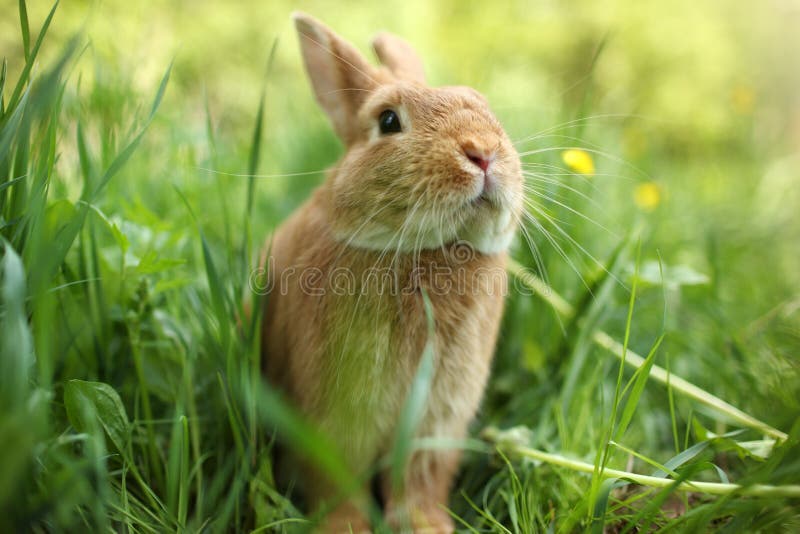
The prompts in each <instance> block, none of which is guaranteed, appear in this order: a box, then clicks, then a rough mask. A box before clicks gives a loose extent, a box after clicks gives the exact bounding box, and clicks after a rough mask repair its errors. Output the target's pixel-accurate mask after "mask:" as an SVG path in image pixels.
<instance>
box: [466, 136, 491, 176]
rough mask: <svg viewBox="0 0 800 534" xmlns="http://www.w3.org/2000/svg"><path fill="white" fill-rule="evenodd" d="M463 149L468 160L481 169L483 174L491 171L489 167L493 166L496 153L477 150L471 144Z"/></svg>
mask: <svg viewBox="0 0 800 534" xmlns="http://www.w3.org/2000/svg"><path fill="white" fill-rule="evenodd" d="M462 148H463V149H464V154H465V155H466V156H467V159H469V160H470V161H471V162H472V163H474V164H475V165H477V166H478V167H480V168H481V170H482V171H483V172H487V171H488V170H489V165H491V163H492V161H494V158H495V153H494V152H489V151H487V150H481V149H479V148H476V147H475V146H474V145H472V144H471V143H470V144H466V145H464V146H463V147H462Z"/></svg>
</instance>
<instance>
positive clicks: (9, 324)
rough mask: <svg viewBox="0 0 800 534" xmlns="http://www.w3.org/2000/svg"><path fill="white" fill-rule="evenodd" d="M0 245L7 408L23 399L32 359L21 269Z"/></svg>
mask: <svg viewBox="0 0 800 534" xmlns="http://www.w3.org/2000/svg"><path fill="white" fill-rule="evenodd" d="M0 245H4V246H3V249H4V253H3V257H2V262H0V276H2V278H1V280H2V285H1V286H0V303H2V308H0V310H2V313H0V372H2V375H1V376H0V400H2V402H3V406H4V407H10V406H13V405H16V404H18V403H19V402H22V400H23V399H25V398H27V392H28V389H29V386H30V385H29V383H28V373H29V371H30V368H31V366H32V365H33V364H34V361H35V357H34V353H33V341H32V339H31V333H30V328H29V327H28V316H27V312H26V308H25V297H26V283H25V268H24V266H23V264H22V260H21V259H20V257H19V256H18V255H17V253H16V251H14V249H13V248H11V245H10V244H9V243H8V242H7V241H5V240H4V239H2V238H0Z"/></svg>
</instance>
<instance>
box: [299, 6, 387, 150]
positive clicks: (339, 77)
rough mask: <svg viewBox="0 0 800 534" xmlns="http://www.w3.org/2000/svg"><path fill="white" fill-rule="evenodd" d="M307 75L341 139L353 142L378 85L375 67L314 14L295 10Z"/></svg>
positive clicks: (347, 142)
mask: <svg viewBox="0 0 800 534" xmlns="http://www.w3.org/2000/svg"><path fill="white" fill-rule="evenodd" d="M292 19H293V20H294V24H295V27H296V28H297V33H298V35H299V37H300V49H301V51H302V53H303V60H304V62H305V65H306V71H307V72H308V77H309V78H310V79H311V85H312V87H313V88H314V94H315V95H316V97H317V102H319V104H320V106H322V109H324V110H325V112H326V113H327V114H328V117H330V119H331V122H332V123H333V128H334V129H335V130H336V133H337V134H338V135H339V138H341V140H342V141H343V142H344V143H345V145H350V144H351V143H352V142H353V141H354V140H355V139H356V137H357V136H358V133H359V132H358V125H357V121H356V116H357V114H358V109H359V108H360V107H361V104H362V103H363V102H364V100H365V99H366V97H367V95H368V94H369V92H370V91H372V90H374V89H375V88H376V87H377V86H378V82H377V81H376V77H377V72H376V69H375V68H374V67H373V66H372V65H370V64H369V63H368V62H367V60H366V59H365V58H364V56H362V55H361V53H359V52H358V50H356V49H355V48H354V47H353V46H352V45H351V44H350V43H348V42H347V41H345V40H344V39H342V38H341V37H339V36H338V35H336V33H334V32H333V30H331V29H330V28H328V27H327V26H325V25H324V24H322V23H321V22H320V21H318V20H316V19H315V18H314V17H311V16H310V15H307V14H305V13H301V12H297V11H296V12H294V13H292Z"/></svg>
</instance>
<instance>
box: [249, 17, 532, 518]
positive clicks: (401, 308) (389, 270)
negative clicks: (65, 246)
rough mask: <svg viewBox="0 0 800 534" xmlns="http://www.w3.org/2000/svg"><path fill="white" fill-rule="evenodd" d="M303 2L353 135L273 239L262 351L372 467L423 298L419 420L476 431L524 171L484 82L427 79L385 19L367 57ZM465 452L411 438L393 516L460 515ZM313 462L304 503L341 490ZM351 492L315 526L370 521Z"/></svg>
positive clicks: (337, 122) (331, 95)
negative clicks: (427, 377)
mask: <svg viewBox="0 0 800 534" xmlns="http://www.w3.org/2000/svg"><path fill="white" fill-rule="evenodd" d="M293 19H294V22H295V25H296V27H297V31H298V33H299V36H300V46H301V49H302V53H303V58H304V61H305V66H306V70H307V71H308V75H309V77H310V79H311V84H312V86H313V89H314V93H315V94H316V98H317V100H318V101H319V103H320V105H321V106H322V108H323V109H324V110H325V112H326V113H327V114H328V116H329V117H330V120H331V122H332V124H333V127H334V129H335V130H336V133H337V134H338V136H339V137H340V139H341V140H342V142H343V143H344V145H345V147H346V152H345V154H344V156H343V157H342V158H341V159H340V160H339V162H338V163H337V164H336V165H335V166H334V167H333V168H332V169H331V170H330V172H329V173H328V176H327V179H326V181H325V183H324V184H322V185H321V186H320V187H319V188H318V189H317V190H316V191H315V192H314V193H313V195H312V196H311V198H310V199H309V200H308V201H307V202H306V203H305V204H303V205H302V206H301V207H300V208H299V209H298V210H297V211H296V212H295V213H294V214H293V215H292V216H291V217H290V218H289V219H288V220H287V221H286V222H284V223H283V224H282V225H281V226H280V228H278V230H277V231H276V233H275V235H274V236H273V238H272V239H271V240H270V241H269V243H268V247H267V248H268V250H269V251H270V254H271V258H270V259H269V260H268V261H269V265H270V267H271V269H270V276H271V277H272V282H273V283H274V285H273V289H272V290H271V293H270V295H269V298H268V304H267V310H266V315H265V324H264V347H265V368H266V372H267V375H268V378H269V379H270V380H271V381H273V382H274V383H276V384H277V385H279V386H280V387H281V388H282V389H283V390H284V391H285V392H286V394H287V395H288V396H289V398H290V399H291V400H292V401H293V402H294V403H296V405H297V406H298V408H299V409H300V410H301V411H302V413H303V414H304V415H305V416H307V417H308V418H309V419H310V420H311V421H312V422H313V423H314V424H316V425H318V427H319V429H320V430H322V431H323V432H325V433H327V434H328V435H329V436H330V437H331V439H332V440H333V442H334V443H336V444H337V445H338V447H339V448H340V449H341V453H342V454H343V457H344V459H345V461H346V462H347V467H348V468H349V469H351V470H352V471H353V473H355V474H356V475H359V476H365V474H366V473H368V471H369V470H370V468H372V467H374V465H375V462H376V460H377V459H378V458H380V457H382V456H383V455H385V454H386V453H387V452H388V451H389V449H390V447H391V446H392V444H393V440H394V437H395V431H396V426H397V421H398V418H399V414H400V412H401V410H402V407H403V404H404V402H405V400H406V397H407V394H408V391H409V387H410V385H411V383H412V381H413V379H414V376H415V373H416V370H417V366H418V364H419V362H420V358H421V356H422V354H423V351H424V348H425V346H426V343H427V342H429V328H428V320H429V315H432V316H433V321H434V329H433V330H434V331H433V339H432V340H430V341H431V342H432V343H433V347H434V365H435V371H434V377H433V382H432V387H431V391H430V394H429V396H428V402H427V405H426V407H425V411H424V415H423V418H422V421H421V423H420V425H419V427H418V430H417V434H418V436H420V437H434V438H451V439H453V438H455V439H458V438H463V437H464V436H465V435H466V433H467V425H468V424H469V422H470V420H471V419H472V418H473V417H474V415H475V412H476V410H477V409H478V405H479V403H480V399H481V396H482V394H483V389H484V386H485V384H486V379H487V377H488V374H489V368H490V364H491V359H492V354H493V351H494V345H495V340H496V338H497V332H498V327H499V323H500V319H501V315H502V309H503V297H504V294H505V292H506V284H507V281H506V276H505V269H504V268H505V261H506V250H507V248H508V246H509V244H510V242H511V240H512V239H513V237H514V233H515V231H516V227H517V222H518V220H519V217H520V213H521V209H522V174H521V172H520V162H519V156H518V154H517V153H516V151H515V150H514V147H513V146H512V144H511V142H510V141H509V139H508V137H507V136H506V134H505V133H504V131H503V128H502V127H501V126H500V123H499V122H498V121H497V119H496V118H495V117H494V116H493V115H492V113H491V112H490V111H489V107H488V104H487V102H486V100H485V99H484V98H483V96H481V95H480V94H479V93H478V92H476V91H474V90H472V89H469V88H466V87H441V88H431V87H428V86H427V85H426V84H425V77H424V73H423V68H422V64H421V62H420V60H419V58H418V57H417V55H416V54H415V53H414V51H413V50H412V49H411V47H410V46H409V45H408V43H406V42H405V41H403V40H401V39H399V38H398V37H395V36H393V35H390V34H387V33H381V34H379V35H378V36H377V37H376V38H375V39H374V41H373V47H374V49H375V52H376V53H377V55H378V58H379V59H380V62H381V63H382V65H383V66H382V67H375V66H373V65H371V64H370V63H369V62H368V61H367V60H366V59H364V57H363V56H362V55H361V54H360V53H359V52H358V51H357V50H356V49H355V48H354V47H353V46H352V45H350V44H349V43H347V42H346V41H344V40H343V39H342V38H340V37H339V36H338V35H336V34H335V33H334V32H333V31H331V30H330V29H329V28H328V27H326V26H325V25H323V24H322V23H320V22H319V21H317V20H315V19H314V18H312V17H310V16H308V15H306V14H302V13H295V14H294V15H293ZM425 294H427V296H428V298H429V300H430V303H431V305H432V314H428V313H426V310H425V304H424V298H425V297H424V295H425ZM458 461H459V452H458V451H457V450H452V449H451V450H442V449H437V450H422V451H416V452H415V453H414V454H413V455H412V457H411V459H410V460H409V463H408V467H407V471H406V473H405V479H404V481H403V484H401V485H400V486H399V487H401V488H402V490H401V491H399V492H395V491H394V490H393V488H394V487H395V486H394V485H392V484H391V482H390V480H389V476H388V474H386V475H384V476H383V478H382V480H381V488H382V491H383V492H384V499H385V503H386V511H385V514H386V518H387V521H388V522H389V523H390V524H392V525H395V526H402V525H406V526H407V525H411V526H412V527H413V529H414V531H416V532H452V531H453V521H452V520H451V518H450V516H449V514H448V513H447V510H446V506H447V501H448V494H449V492H450V487H451V484H452V480H453V477H454V475H455V473H456V470H457V467H458ZM306 474H307V478H309V479H313V480H314V482H313V483H310V484H309V486H313V487H310V488H308V494H309V495H308V497H309V498H310V500H311V503H312V505H313V506H319V505H321V504H322V503H324V502H329V503H330V502H334V499H335V498H336V496H335V495H334V493H333V491H332V490H331V487H330V486H329V485H328V484H326V483H324V482H319V483H318V482H317V480H318V477H317V475H316V474H315V473H313V472H308V473H306ZM365 491H366V489H365ZM357 497H358V496H350V498H348V499H346V500H345V501H344V502H343V504H342V503H340V504H339V505H338V507H336V508H335V509H334V510H333V512H332V513H331V514H330V515H329V516H328V517H327V518H326V521H325V524H324V526H323V527H322V529H323V530H324V531H325V532H350V531H351V529H352V531H353V532H364V531H369V522H368V520H367V518H366V516H365V515H364V511H363V509H362V508H361V507H360V504H359V503H360V502H361V501H360V500H359V499H358V498H357Z"/></svg>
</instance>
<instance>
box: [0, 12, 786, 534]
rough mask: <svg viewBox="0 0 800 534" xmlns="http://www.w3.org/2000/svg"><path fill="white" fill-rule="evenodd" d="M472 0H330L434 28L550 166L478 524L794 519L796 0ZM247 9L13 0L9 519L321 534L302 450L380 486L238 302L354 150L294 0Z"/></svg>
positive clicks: (421, 393) (2, 446) (482, 470)
mask: <svg viewBox="0 0 800 534" xmlns="http://www.w3.org/2000/svg"><path fill="white" fill-rule="evenodd" d="M262 4H269V5H262ZM743 5H744V4H743ZM459 6H460V3H459V2H455V1H452V2H449V1H443V2H439V3H435V4H433V3H427V2H422V1H420V2H412V3H411V4H408V5H407V6H406V7H405V8H403V9H401V5H400V4H397V5H394V7H393V8H394V9H397V10H398V11H397V13H398V14H397V17H396V18H395V19H393V20H391V21H387V20H385V17H384V16H383V15H382V14H381V13H383V11H380V10H377V9H376V8H373V7H371V4H362V5H361V6H360V7H357V8H354V12H353V13H350V14H349V15H348V16H345V15H344V14H342V13H337V12H336V10H335V9H332V8H331V7H326V6H325V5H324V4H319V5H312V6H309V7H307V9H308V10H309V11H312V12H314V13H315V14H317V15H319V16H320V17H321V18H323V19H325V20H328V21H329V22H330V24H331V25H332V26H334V27H335V28H337V29H339V30H340V31H341V33H342V34H344V35H346V36H347V37H349V38H352V39H353V40H354V41H355V42H356V43H357V44H358V45H359V46H362V45H364V44H365V43H366V39H367V37H368V35H369V34H370V33H372V31H373V30H377V29H379V28H382V27H386V26H389V28H390V29H394V30H396V31H397V32H398V33H402V34H404V35H407V36H408V37H409V39H410V40H411V41H412V42H414V43H416V44H418V45H419V47H420V49H421V50H422V51H423V56H424V57H425V59H426V61H427V62H428V65H429V73H430V76H431V78H432V79H433V80H434V82H435V83H453V82H458V83H467V84H471V85H473V86H474V87H476V88H478V89H480V90H481V91H483V92H485V93H486V94H487V95H488V97H489V99H490V101H491V102H492V103H493V105H494V107H495V109H496V110H497V114H498V116H499V117H500V119H501V121H502V122H503V123H504V124H505V125H506V128H507V130H508V131H509V134H510V135H511V137H512V138H513V139H515V140H520V142H519V144H518V148H519V150H520V152H521V153H523V154H525V155H524V156H523V160H524V162H525V163H526V165H527V169H529V170H530V171H531V172H534V173H537V174H538V175H539V176H538V177H537V176H532V177H530V185H531V187H532V188H534V189H532V190H531V194H530V197H531V198H530V200H531V210H533V211H532V213H533V214H535V215H536V216H537V217H538V220H539V221H540V222H541V225H542V227H541V228H539V227H537V226H536V225H534V224H531V225H530V226H529V227H528V228H527V229H526V232H525V234H526V235H523V236H521V238H520V239H519V242H518V243H517V245H516V246H515V249H514V253H513V257H514V259H515V264H514V265H512V269H511V272H512V274H513V275H514V277H513V280H514V284H513V285H514V291H513V292H512V294H511V296H510V297H509V299H508V302H507V309H506V314H505V318H504V322H503V328H502V333H501V338H500V340H499V343H498V349H497V355H496V360H495V365H494V369H493V375H492V379H491V381H490V384H489V387H488V389H487V392H486V397H485V400H484V403H483V406H482V409H481V412H480V414H479V416H478V419H477V420H476V421H475V424H474V426H473V437H472V438H471V439H470V440H469V441H468V442H466V443H464V444H462V446H464V447H465V449H466V454H465V461H464V464H463V467H462V470H461V474H460V476H459V479H458V481H457V487H456V489H455V491H454V492H453V495H452V499H451V508H452V510H451V511H452V514H453V516H454V518H456V523H457V524H458V526H459V529H462V530H463V531H464V532H514V533H517V532H520V533H528V532H574V531H593V532H603V531H604V530H605V531H608V532H631V531H647V530H648V529H650V530H665V531H677V532H701V531H721V532H742V531H747V532H755V531H763V532H794V531H797V530H798V529H800V498H799V497H798V492H799V491H800V490H798V487H797V485H796V484H797V483H798V481H799V480H800V446H799V444H798V439H799V438H800V417H799V415H800V401H799V400H798V399H800V365H799V364H798V349H800V313H798V309H800V305H798V302H800V300H798V299H800V291H799V290H798V287H800V271H798V269H797V253H798V249H797V243H798V242H800V220H798V218H797V217H796V215H795V213H796V211H797V208H798V206H800V198H798V192H797V177H798V173H799V172H800V165H798V161H800V159H798V158H799V156H798V155H797V152H796V151H797V146H798V145H797V141H798V140H797V137H796V135H797V134H796V128H797V123H796V117H797V113H798V111H797V110H798V109H800V105H799V104H798V102H797V99H796V97H795V95H796V90H795V89H796V87H797V82H798V80H797V77H798V73H796V72H794V71H793V70H792V69H784V68H781V65H791V64H793V63H792V59H794V60H796V59H797V57H796V49H793V48H791V46H792V45H791V42H792V41H791V39H795V38H794V37H788V36H787V38H786V41H781V42H777V40H772V39H768V38H767V37H766V36H769V35H775V34H779V33H781V32H782V31H783V30H782V29H783V28H784V27H785V26H783V25H784V24H787V23H786V22H785V21H784V17H783V14H782V13H780V12H777V11H770V10H769V9H768V8H764V9H763V10H756V11H753V12H752V13H751V12H750V11H748V10H745V11H747V13H749V14H748V15H747V16H745V15H741V14H735V13H732V12H729V11H728V10H727V8H725V7H724V6H723V7H709V6H697V5H695V3H691V2H685V3H684V2H679V3H677V4H676V6H675V7H674V8H672V9H674V11H670V13H667V12H666V11H663V10H661V11H659V9H658V8H657V7H633V6H629V7H626V8H625V9H612V8H611V7H608V8H607V9H601V8H599V7H596V4H595V3H592V2H588V1H587V2H579V3H576V4H575V5H574V6H572V7H570V8H568V7H566V6H550V7H545V6H538V7H537V6H524V5H523V4H521V3H520V4H513V3H510V4H509V5H508V6H507V7H504V8H498V9H496V10H489V11H486V12H479V11H477V8H476V10H468V9H464V8H461V7H459ZM45 7H47V9H45ZM249 7H250V8H252V9H253V10H255V11H254V13H257V15H258V16H256V15H254V14H248V13H246V12H245V11H246V10H245V9H244V8H237V7H227V6H218V7H214V8H211V7H208V6H200V7H191V8H190V7H188V6H183V5H180V4H176V5H175V6H173V7H171V8H169V9H168V10H167V9H166V8H163V7H162V8H159V9H161V11H158V10H156V9H154V8H152V7H145V8H143V9H145V13H146V16H145V17H143V18H142V17H140V18H136V17H135V16H134V15H133V14H131V13H129V12H127V11H126V8H125V5H124V4H123V3H115V2H108V3H104V4H102V5H101V4H97V5H94V4H92V6H91V8H86V7H75V5H72V6H67V5H66V4H64V5H58V6H56V7H54V8H53V11H52V13H53V15H52V18H51V12H50V7H48V6H43V5H41V4H40V3H37V5H35V6H26V4H25V2H24V1H20V2H19V9H18V10H17V13H18V16H17V13H15V12H14V11H15V10H13V9H9V8H7V9H5V10H3V12H2V13H1V14H0V44H2V50H3V53H4V54H8V55H7V57H6V58H5V61H4V62H3V66H2V75H0V80H2V81H0V95H2V98H0V101H1V102H2V106H1V107H0V473H2V476H0V531H3V532H6V531H9V532H16V531H20V532H25V531H37V532H45V531H48V532H49V531H53V532H60V531H69V532H72V531H109V530H114V531H128V532H162V531H192V532H193V531H198V530H203V531H212V532H216V531H236V532H240V531H242V532H251V531H259V532H271V531H276V532H282V531H294V530H296V529H299V530H301V531H302V530H303V529H305V528H306V527H307V526H308V525H309V524H310V522H313V520H314V519H315V518H313V517H308V516H305V515H304V514H303V503H302V500H301V499H300V498H299V497H298V492H297V491H296V490H294V489H293V488H288V489H287V488H283V487H276V484H275V482H274V477H273V467H274V466H273V465H272V457H271V454H270V452H271V451H272V450H273V448H274V446H275V444H276V443H277V442H282V443H286V444H289V445H290V446H291V447H293V448H295V449H297V450H300V451H302V452H303V453H304V454H306V455H308V456H309V457H310V458H312V460H313V461H315V462H316V463H318V464H319V465H320V466H321V467H322V468H323V469H325V470H327V471H328V472H329V473H330V475H331V476H332V477H334V479H335V480H336V481H337V482H338V483H339V484H340V485H341V486H342V487H343V488H345V489H347V488H353V487H355V484H356V482H357V481H354V480H353V479H352V477H351V476H350V475H349V474H348V473H347V472H346V471H345V470H344V469H343V468H342V466H341V464H340V463H339V462H338V460H337V457H336V455H335V454H334V453H332V452H331V448H330V447H328V446H327V445H326V443H327V442H326V439H325V437H324V436H320V435H318V432H317V431H316V430H315V429H314V428H312V427H310V426H309V425H308V424H306V423H305V422H304V421H303V420H302V418H301V417H300V416H299V414H297V413H295V411H294V410H293V409H292V407H291V406H289V405H287V404H286V403H285V402H284V401H283V400H282V399H281V398H280V397H279V396H278V395H277V394H276V393H275V392H274V391H273V390H271V389H269V388H268V387H267V386H266V385H265V383H264V381H263V379H262V377H261V373H260V360H259V354H260V346H259V344H260V339H259V336H258V322H259V320H260V315H259V314H258V313H254V314H252V316H251V318H250V321H249V322H248V321H242V320H237V318H244V317H247V314H245V313H244V311H243V302H245V301H246V300H248V298H250V296H249V295H248V287H249V286H248V276H249V272H250V270H251V269H252V268H253V267H254V265H255V262H256V255H257V251H258V250H259V248H260V247H261V246H262V242H263V239H264V237H265V236H266V235H267V234H268V232H269V231H270V229H272V228H274V227H275V225H277V224H279V223H280V221H281V220H282V219H283V218H285V217H286V215H287V214H288V213H290V212H291V211H292V209H294V208H295V207H296V206H297V205H299V203H300V202H302V200H303V199H304V198H306V197H307V195H308V194H309V192H310V191H311V190H312V189H313V187H314V186H315V185H316V184H317V183H319V181H320V180H321V178H322V175H321V173H320V172H311V171H320V170H321V169H324V168H325V167H327V166H328V165H330V164H331V163H333V162H334V161H335V160H336V158H337V156H338V154H339V153H340V148H339V146H338V145H337V142H336V141H335V139H334V137H333V134H332V132H331V131H330V128H329V127H328V126H327V125H326V123H325V122H324V120H323V119H322V117H321V115H320V113H319V111H318V110H317V109H316V107H315V105H314V103H313V101H312V99H311V96H310V93H309V92H308V89H307V88H306V87H305V84H306V83H307V82H306V80H305V76H304V74H303V73H302V72H301V70H300V61H299V58H298V57H297V52H296V44H295V40H294V36H293V35H292V34H291V32H290V28H289V25H288V22H287V21H288V12H289V10H290V8H291V6H290V5H289V4H288V2H287V3H283V2H274V3H261V4H253V5H252V6H249ZM776 9H777V8H776ZM731 11H735V10H731ZM187 17H192V20H193V21H194V22H195V23H194V24H188V25H187V24H184V22H185V21H186V20H188V19H187ZM743 28H748V29H746V30H745V29H743ZM501 29H502V34H503V38H502V39H498V35H499V34H498V32H499V31H500V30H501ZM782 34H786V32H783V33H782ZM175 35H178V36H180V39H182V40H183V41H184V44H183V46H177V44H176V40H175V38H174V36H175ZM786 35H788V34H786ZM142 36H144V37H142ZM171 39H172V40H171ZM137 44H138V45H141V47H142V48H141V49H142V50H144V52H142V53H141V54H138V55H137V53H136V52H135V50H138V48H136V47H137ZM792 50H794V51H795V52H792ZM792 54H794V55H792ZM776 58H778V59H780V61H777V60H776ZM793 120H794V121H795V122H794V123H793V122H792V121H793ZM793 132H795V133H793ZM793 136H794V137H793ZM570 148H580V149H583V150H584V151H586V153H588V154H590V155H591V156H592V159H593V164H594V166H595V168H596V172H595V173H594V176H591V177H589V176H585V175H581V174H579V173H577V172H575V170H574V169H571V168H569V167H567V166H566V165H565V163H564V162H563V160H562V156H563V154H564V151H565V150H567V149H570ZM294 173H308V174H299V175H293V176H288V175H289V174H294ZM258 176H262V177H261V178H259V177H258ZM265 176H266V177H265ZM648 188H649V189H648ZM637 191H638V194H639V197H638V203H637V201H636V198H637V197H636V193H637ZM648 191H650V192H651V193H652V192H653V191H657V192H659V193H660V196H659V198H658V199H657V201H653V202H652V203H651V204H649V205H648V204H647V202H646V201H647V199H646V198H643V195H646V193H647V192H648ZM651 200H652V198H651ZM524 237H527V238H528V239H524ZM534 250H535V251H536V253H534ZM531 290H532V291H531ZM531 293H534V294H531ZM255 309H256V310H257V309H258V307H255ZM639 354H641V355H642V356H638V355H639ZM426 361H427V360H426ZM672 373H674V374H672ZM429 379H430V376H429V369H427V368H425V367H422V368H421V369H420V371H419V373H418V380H417V382H416V384H415V388H414V392H413V395H412V396H411V398H410V399H409V400H408V402H407V406H406V410H405V411H404V416H403V421H402V425H401V431H399V433H398V434H399V438H398V440H397V443H396V444H395V447H394V449H393V452H392V455H391V457H389V458H387V459H386V461H387V462H389V463H390V464H391V465H394V466H395V467H397V466H400V465H402V463H403V462H404V461H405V460H406V459H407V457H408V454H409V453H410V450H411V447H413V446H423V445H424V446H441V445H442V444H441V443H413V442H411V441H410V437H411V436H412V435H413V428H414V425H415V421H416V420H417V418H418V412H419V403H420V402H422V401H423V400H424V398H425V396H426V390H427V384H428V383H429ZM731 484H733V485H731Z"/></svg>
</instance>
